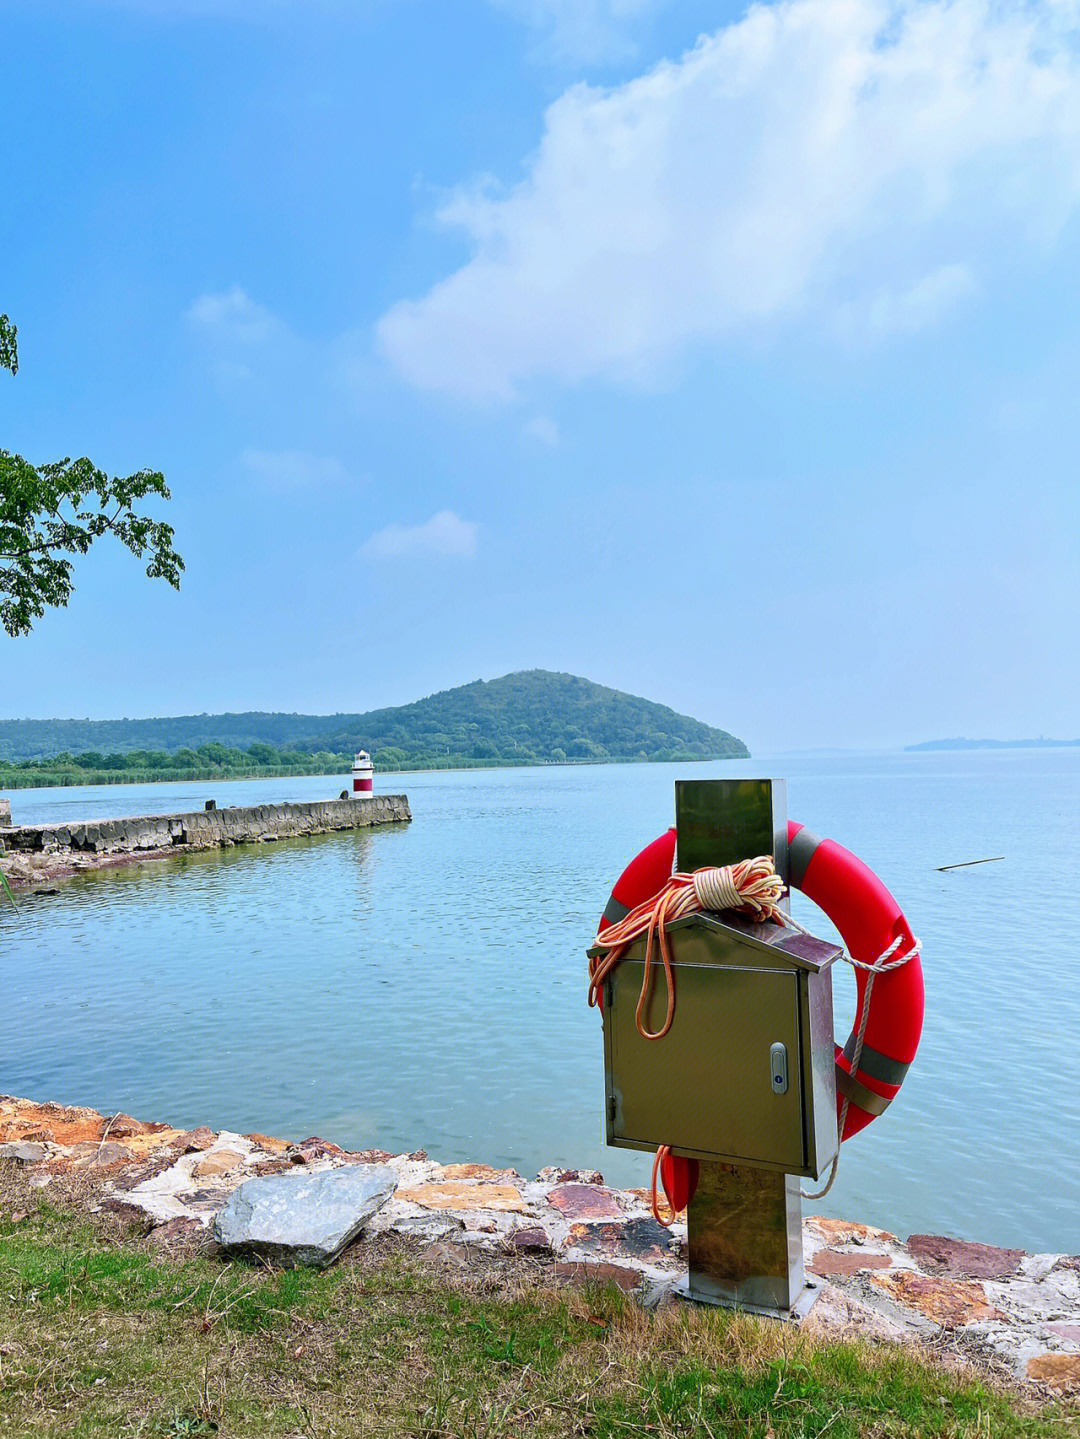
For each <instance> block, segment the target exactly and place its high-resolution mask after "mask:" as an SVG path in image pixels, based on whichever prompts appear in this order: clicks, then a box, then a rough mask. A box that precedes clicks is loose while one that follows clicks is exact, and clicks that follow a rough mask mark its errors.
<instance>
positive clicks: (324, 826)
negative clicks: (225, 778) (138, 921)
mask: <svg viewBox="0 0 1080 1439" xmlns="http://www.w3.org/2000/svg"><path fill="white" fill-rule="evenodd" d="M411 819H412V813H411V811H410V810H409V801H408V797H407V796H406V795H403V794H378V795H371V796H367V797H365V798H364V799H331V800H314V801H311V802H310V803H307V804H258V805H250V806H244V807H242V808H239V807H238V808H230V809H202V810H192V811H189V812H187V813H182V814H149V815H130V816H127V817H124V818H120V819H95V820H80V821H77V822H69V823H67V824H37V825H34V824H25V825H16V826H15V827H13V828H5V829H2V830H0V853H2V854H3V869H4V872H5V873H6V874H7V876H8V879H9V880H11V881H12V883H18V884H26V883H30V882H33V881H35V880H39V879H52V878H57V877H60V876H62V875H66V874H73V873H75V872H76V871H78V870H81V869H93V868H101V867H103V866H104V865H110V864H117V863H125V862H130V861H132V860H139V859H152V858H161V857H163V856H165V855H168V854H175V853H178V852H181V853H182V852H184V851H190V850H197V849H227V848H229V847H230V846H232V845H235V844H259V843H266V842H269V841H272V840H279V839H291V838H293V837H295V836H298V835H308V834H327V833H329V832H330V831H332V830H343V829H369V828H372V827H373V826H375V825H383V824H402V823H407V822H408V821H409V820H411ZM5 850H6V853H4V851H5Z"/></svg>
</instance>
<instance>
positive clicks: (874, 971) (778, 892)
mask: <svg viewBox="0 0 1080 1439" xmlns="http://www.w3.org/2000/svg"><path fill="white" fill-rule="evenodd" d="M784 893H785V889H784V882H783V880H782V879H781V878H780V876H779V875H778V874H777V873H776V866H775V864H774V863H773V860H772V857H771V855H767V854H762V855H758V856H757V858H756V859H744V860H740V861H739V863H738V864H725V865H720V866H717V867H708V868H705V869H699V870H695V871H694V873H693V874H673V875H672V876H671V878H670V879H669V880H668V882H667V883H666V884H665V885H664V887H663V889H662V890H660V892H659V893H658V894H654V895H653V896H652V898H651V899H647V900H644V901H642V903H641V904H639V905H636V906H635V907H634V908H633V909H632V910H631V911H630V913H629V914H628V915H626V916H625V917H624V918H623V919H620V920H619V922H618V923H617V924H612V925H609V926H608V928H607V929H605V930H604V931H603V932H602V933H600V934H598V935H597V936H596V940H595V947H597V948H602V949H604V950H606V951H607V953H606V954H603V955H596V956H593V957H591V958H590V959H589V1005H590V1007H592V1006H594V1005H596V1004H597V1003H598V1002H599V999H600V993H601V991H602V989H603V986H604V981H605V980H606V979H607V977H608V975H609V974H610V973H611V972H612V970H613V969H614V968H615V967H616V965H618V964H619V962H620V961H621V960H622V958H623V956H624V955H625V953H626V951H627V949H628V948H629V947H630V945H631V944H633V943H634V941H635V940H637V939H640V938H641V936H642V935H643V934H644V935H647V939H646V943H645V973H644V974H643V975H642V979H641V993H640V995H639V996H638V1002H637V1008H636V1009H635V1010H634V1023H635V1024H636V1025H637V1031H638V1033H639V1034H640V1035H641V1037H642V1039H663V1037H664V1036H665V1035H666V1034H667V1032H668V1030H669V1029H670V1028H671V1022H672V1020H673V1019H674V1018H675V970H674V968H673V961H672V955H671V942H670V940H669V938H668V934H667V927H668V925H670V924H672V923H673V922H674V921H675V920H677V919H683V918H685V917H686V915H688V914H696V913H698V912H700V911H702V910H712V911H722V910H735V911H736V912H737V913H739V914H744V915H749V917H750V918H751V919H753V920H754V921H755V922H758V923H760V922H763V921H764V920H772V922H773V923H774V924H782V925H786V926H787V927H788V928H789V929H794V930H797V931H798V932H799V933H800V934H809V933H810V931H809V930H808V929H804V928H803V926H802V925H801V924H799V922H798V921H797V920H794V919H792V917H791V915H790V914H788V913H787V911H786V910H784V909H781V907H780V901H781V900H782V899H783V897H784ZM657 938H659V945H660V958H661V960H662V962H663V965H664V979H665V981H666V984H667V1013H666V1015H665V1017H664V1023H663V1025H662V1026H661V1028H660V1029H657V1030H649V1029H646V1027H645V1021H644V1018H643V1015H644V1012H645V1006H646V1003H647V1002H648V996H649V981H650V979H651V976H652V966H653V946H654V942H655V941H656V940H657ZM906 939H907V935H903V934H901V935H897V937H896V939H894V940H893V942H892V944H890V945H889V946H888V948H887V949H884V950H882V952H881V953H880V954H879V955H878V957H877V958H876V959H875V960H872V961H870V962H867V961H866V960H861V959H853V958H852V956H851V955H850V954H848V953H847V951H846V950H845V951H844V952H843V955H842V958H843V959H844V960H846V962H847V963H848V964H850V965H851V966H852V968H853V969H861V970H864V971H865V972H866V973H867V974H868V975H869V979H868V980H867V982H866V990H865V991H864V993H863V999H862V1005H861V1012H860V1014H859V1023H858V1028H857V1029H856V1031H855V1048H854V1050H853V1052H852V1056H851V1070H850V1072H851V1073H852V1074H856V1073H857V1072H858V1068H859V1060H860V1059H861V1058H862V1051H863V1040H864V1039H865V1037H866V1026H867V1022H868V1021H869V1018H870V996H871V994H872V993H873V990H874V980H875V979H876V977H877V976H878V975H879V974H887V973H888V972H889V971H890V970H893V969H899V968H900V967H901V965H904V964H907V963H909V961H911V960H912V959H914V958H915V956H916V955H917V954H920V953H921V952H922V941H921V940H919V939H915V938H913V939H912V942H911V947H910V948H909V949H907V950H905V951H904V953H903V954H901V955H898V956H897V957H896V958H895V959H894V958H893V956H894V955H896V952H897V950H898V949H899V948H900V947H901V945H902V944H903V943H904V941H905V940H906ZM850 1103H851V1101H850V1099H849V1098H848V1096H847V1095H845V1096H844V1102H843V1104H842V1105H841V1108H840V1117H839V1120H838V1121H837V1132H838V1134H839V1135H840V1136H841V1137H842V1136H843V1133H844V1126H845V1124H846V1123H847V1116H848V1107H849V1105H850ZM669 1153H670V1149H669V1146H668V1145H666V1144H663V1145H661V1146H660V1148H659V1149H658V1150H657V1152H656V1158H655V1160H654V1162H653V1171H652V1211H653V1215H654V1217H655V1218H656V1219H657V1220H658V1221H659V1222H660V1223H661V1224H664V1225H670V1224H671V1222H672V1221H673V1220H674V1218H675V1214H674V1212H672V1214H671V1215H670V1216H669V1217H667V1218H665V1217H664V1216H663V1215H661V1213H660V1211H659V1207H658V1196H657V1177H658V1175H659V1171H660V1164H661V1162H662V1160H663V1158H664V1157H665V1156H666V1155H667V1154H669ZM839 1162H840V1147H839V1144H838V1145H837V1150H836V1155H835V1157H834V1159H833V1162H832V1166H831V1168H830V1170H829V1178H828V1180H827V1181H826V1183H825V1187H824V1188H823V1189H819V1190H818V1191H817V1193H816V1194H810V1193H808V1192H807V1191H806V1190H805V1189H803V1190H800V1193H801V1195H802V1197H803V1199H823V1198H824V1197H825V1195H826V1194H828V1192H829V1190H830V1189H831V1188H832V1186H833V1181H834V1180H835V1178H836V1171H837V1166H838V1165H839Z"/></svg>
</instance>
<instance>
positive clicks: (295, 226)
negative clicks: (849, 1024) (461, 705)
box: [0, 0, 1080, 749]
mask: <svg viewBox="0 0 1080 1439" xmlns="http://www.w3.org/2000/svg"><path fill="white" fill-rule="evenodd" d="M1078 27H1080V19H1078V12H1077V7H1076V4H1075V3H1074V0H1032V3H1030V4H1027V5H1009V6H998V5H994V4H988V3H981V0H946V3H933V0H907V3H905V4H902V5H897V4H894V3H889V0H786V3H774V4H770V5H763V6H758V7H755V8H753V9H751V10H750V11H746V10H744V9H742V8H740V7H738V6H735V5H718V4H705V3H696V0H667V3H664V0H469V3H466V0H336V3H335V0H302V3H301V0H291V3H290V0H258V3H255V0H79V3H75V0H70V3H61V0H4V3H3V6H2V8H0V50H2V53H3V54H4V57H5V64H4V92H5V93H4V124H3V128H2V131H0V194H2V196H3V204H2V206H0V310H3V311H6V312H7V313H8V314H10V315H11V317H12V318H13V319H14V320H15V321H16V322H17V323H18V325H19V338H20V358H21V362H22V368H21V370H20V373H19V375H18V377H17V378H16V379H14V380H11V379H9V377H7V376H0V444H2V445H4V447H6V448H8V449H11V450H15V451H18V452H20V453H22V454H24V455H26V456H27V457H28V458H30V459H33V460H38V461H44V460H46V459H52V458H57V457H59V456H60V455H64V454H82V453H86V454H89V455H90V456H91V457H93V458H94V459H95V460H96V461H97V462H98V463H99V464H101V465H103V466H106V467H108V468H109V469H111V470H113V471H118V472H123V473H127V472H129V471H131V470H133V469H137V468H141V467H143V466H150V467H154V468H160V469H162V470H164V471H165V474H166V477H167V479H168V481H169V483H170V485H171V487H172V491H173V500H172V502H171V504H169V505H168V506H167V510H168V515H169V518H170V520H171V522H172V523H173V524H174V525H175V528H176V534H177V546H178V548H179V549H180V551H181V553H182V554H183V556H184V558H185V560H186V563H187V573H186V575H185V578H184V583H183V588H182V590H181V592H180V594H179V595H177V594H175V593H173V592H172V591H170V590H169V589H167V587H164V586H162V585H161V584H159V583H158V584H151V583H150V582H149V581H147V580H146V579H145V578H144V577H143V576H142V574H141V571H140V568H139V566H138V565H137V563H135V562H134V561H132V560H131V559H130V558H129V557H128V556H126V555H125V554H124V553H123V552H122V551H120V550H119V549H118V547H115V546H113V547H110V546H109V544H108V542H103V543H102V544H101V545H100V546H99V547H98V549H97V551H95V552H94V553H92V554H91V555H90V556H89V557H87V558H86V559H85V560H83V561H81V562H80V563H79V566H78V570H77V575H76V593H75V596H74V598H73V599H72V602H71V604H70V606H69V608H68V609H67V610H66V611H61V612H58V613H55V614H52V615H50V616H48V617H47V618H46V619H45V620H43V621H41V622H39V624H38V626H37V627H36V629H35V631H34V633H33V634H32V635H31V636H30V637H28V638H24V639H19V640H10V639H7V638H6V637H0V716H4V717H12V716H20V715H38V716H49V715H76V716H78V715H92V716H102V717H109V716H118V715H144V714H163V713H188V712H192V711H194V712H202V711H209V712H213V711H217V710H226V709H229V710H241V709H280V710H301V711H309V712H320V713H322V712H328V711H338V710H345V711H355V710H363V709H367V708H369V707H372V706H376V705H384V704H394V703H399V702H401V703H404V702H406V701H409V700H411V699H414V698H417V697H419V696H420V695H423V694H428V693H431V692H433V691H435V690H438V689H443V688H446V687H448V686H451V685H455V684H459V683H463V682H466V681H468V680H472V679H475V678H477V677H485V678H490V677H494V676H496V675H499V674H503V673H505V672H507V671H508V670H513V669H524V668H530V667H534V666H542V667H545V668H550V669H560V670H568V671H571V672H574V673H577V674H582V675H586V676H588V677H590V678H591V679H594V680H597V681H600V682H602V683H605V684H610V685H615V686H617V687H619V688H623V689H627V690H630V691H633V692H635V693H640V694H644V695H647V696H649V697H650V698H653V699H657V700H660V701H662V702H664V703H667V704H671V705H673V706H674V707H675V708H677V709H680V710H683V711H686V712H689V713H691V714H693V715H695V716H697V717H699V718H702V719H705V720H708V721H709V722H711V723H714V724H718V725H721V726H723V727H724V728H727V729H730V730H732V731H733V732H734V733H736V734H738V735H740V736H741V737H743V738H744V739H746V740H747V742H748V743H749V744H750V746H751V748H752V749H755V748H757V749H766V748H808V747H815V746H834V745H835V746H841V747H879V746H890V745H895V744H900V743H906V742H911V741H917V740H920V739H925V738H930V737H935V736H940V735H950V734H968V735H996V736H1002V737H1009V736H1019V735H1037V734H1046V735H1056V736H1069V737H1072V736H1074V735H1076V734H1077V733H1080V718H1078V715H1080V704H1078V700H1080V680H1078V674H1080V662H1078V661H1080V654H1078V649H1080V643H1078V641H1080V627H1078V618H1077V617H1078V608H1080V485H1078V476H1077V468H1078V466H1077V455H1078V443H1077V441H1078V438H1080V437H1078V429H1080V406H1078V401H1077V387H1078V377H1080V328H1078V320H1080V287H1078V285H1077V277H1078V275H1080V263H1078V261H1080V218H1078V210H1080V39H1078V36H1080V28H1078Z"/></svg>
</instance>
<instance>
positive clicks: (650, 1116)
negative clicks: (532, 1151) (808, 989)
mask: <svg viewBox="0 0 1080 1439" xmlns="http://www.w3.org/2000/svg"><path fill="white" fill-rule="evenodd" d="M643 973H644V965H643V964H642V963H641V962H640V961H633V960H624V961H623V963H622V964H620V965H619V966H618V968H617V970H616V971H615V974H614V977H613V983H612V985H611V988H610V991H609V993H610V995H611V1000H612V1002H611V1004H610V1012H609V1013H608V1014H607V1015H606V1016H605V1022H606V1023H607V1024H608V1025H609V1026H610V1049H609V1063H610V1077H609V1083H610V1089H611V1098H612V1099H613V1101H614V1110H613V1115H612V1119H611V1126H610V1136H611V1139H612V1140H613V1141H614V1142H615V1143H619V1142H620V1140H621V1141H623V1142H627V1143H630V1144H645V1145H649V1146H653V1145H659V1144H670V1145H672V1146H673V1147H674V1148H676V1149H691V1150H697V1151H699V1152H702V1153H706V1154H712V1155H716V1156H718V1157H723V1158H726V1159H731V1160H733V1161H745V1162H749V1163H759V1164H767V1165H772V1166H776V1167H777V1168H784V1169H786V1170H787V1171H788V1172H789V1173H795V1172H797V1171H799V1170H801V1169H802V1168H803V1167H804V1165H805V1163H806V1159H805V1153H804V1148H805V1146H804V1138H803V1114H802V1109H803V1106H802V1083H801V1074H802V1066H801V1064H800V1062H799V1038H798V1036H799V1022H798V1003H799V1000H798V979H797V977H796V975H795V974H793V973H791V972H790V971H782V970H765V969H722V968H719V967H714V966H710V965H702V964H686V965H676V966H675V988H676V995H677V1003H676V1006H675V1018H674V1020H673V1021H672V1025H671V1029H670V1030H669V1031H668V1033H667V1034H666V1035H665V1036H664V1038H663V1039H655V1040H646V1039H643V1038H642V1037H641V1035H640V1034H639V1033H638V1031H637V1026H636V1024H635V1021H634V1011H635V1008H636V1006H637V1001H638V995H639V994H640V992H641V981H642V975H643ZM651 989H652V992H651V995H650V1002H649V1006H648V1013H647V1015H646V1016H645V1019H646V1027H647V1028H650V1029H658V1028H660V1027H661V1025H662V1023H663V1017H664V1013H665V986H664V971H663V968H662V967H661V966H660V965H655V966H654V968H653V981H652V986H651ZM776 1045H783V1046H784V1050H785V1051H786V1055H787V1075H786V1088H784V1089H783V1090H782V1091H781V1092H777V1091H778V1086H777V1085H776V1083H775V1082H774V1075H773V1069H774V1064H773V1054H774V1046H776Z"/></svg>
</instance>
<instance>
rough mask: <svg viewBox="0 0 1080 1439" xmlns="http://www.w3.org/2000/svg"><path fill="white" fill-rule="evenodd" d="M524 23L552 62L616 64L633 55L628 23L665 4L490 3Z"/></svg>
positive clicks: (639, 0)
mask: <svg viewBox="0 0 1080 1439" xmlns="http://www.w3.org/2000/svg"><path fill="white" fill-rule="evenodd" d="M491 3H492V4H493V5H495V7H496V8H497V9H499V10H506V11H509V13H510V14H511V15H514V16H516V17H517V18H518V19H519V20H523V21H524V22H525V24H526V25H528V26H529V27H530V29H532V30H533V31H534V32H535V33H536V35H537V36H538V37H539V39H540V42H541V48H542V51H543V52H544V53H545V54H546V55H547V56H549V57H550V58H553V59H558V60H570V61H595V60H615V59H620V58H623V57H625V56H626V55H630V54H633V53H634V48H635V47H634V45H633V42H632V40H631V38H630V34H629V27H630V24H631V22H633V21H634V20H636V19H639V18H640V17H642V16H644V15H646V14H647V13H648V12H649V11H652V10H658V9H660V8H661V7H662V6H663V5H664V4H666V3H668V0H491Z"/></svg>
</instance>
